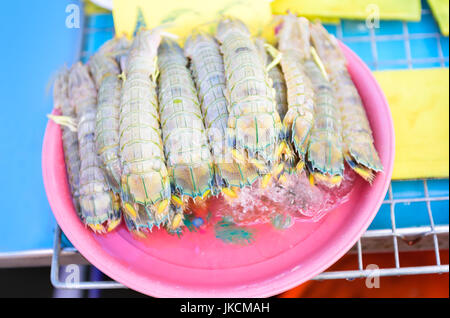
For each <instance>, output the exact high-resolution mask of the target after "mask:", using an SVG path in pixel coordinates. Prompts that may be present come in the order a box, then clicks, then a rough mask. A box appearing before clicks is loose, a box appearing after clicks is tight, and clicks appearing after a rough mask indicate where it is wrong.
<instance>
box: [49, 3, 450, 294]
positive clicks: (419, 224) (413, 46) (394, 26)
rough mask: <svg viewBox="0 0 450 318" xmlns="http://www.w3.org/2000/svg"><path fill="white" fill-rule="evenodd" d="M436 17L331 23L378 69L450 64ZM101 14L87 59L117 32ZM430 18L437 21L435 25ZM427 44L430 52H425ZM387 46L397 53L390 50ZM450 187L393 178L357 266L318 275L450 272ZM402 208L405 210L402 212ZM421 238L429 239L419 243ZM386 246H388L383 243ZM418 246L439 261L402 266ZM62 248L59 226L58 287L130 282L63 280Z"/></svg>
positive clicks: (88, 41)
mask: <svg viewBox="0 0 450 318" xmlns="http://www.w3.org/2000/svg"><path fill="white" fill-rule="evenodd" d="M430 17H432V16H431V12H430V10H429V8H427V6H426V5H424V9H422V20H421V22H419V23H410V22H402V21H380V27H379V28H368V27H367V26H366V24H365V22H364V21H363V22H361V21H351V20H341V21H340V22H339V23H338V24H336V25H327V26H326V28H327V29H328V31H329V32H330V33H333V34H335V35H336V37H337V38H338V39H340V40H341V41H343V42H344V43H345V44H347V45H348V46H349V47H350V48H351V49H353V50H354V51H355V52H356V53H357V54H358V55H359V56H360V57H361V58H362V59H363V60H364V61H365V62H366V63H367V65H368V66H369V67H370V68H371V69H372V70H385V69H413V68H421V67H448V64H449V57H448V37H443V36H441V34H440V33H439V32H438V29H437V27H436V25H435V22H434V21H430ZM93 20H95V19H93ZM96 20H97V21H94V22H93V21H92V18H91V19H89V18H88V21H87V23H86V27H85V29H84V35H85V36H84V48H83V51H82V52H81V59H82V60H87V59H88V58H89V57H90V56H91V55H92V54H93V52H95V51H96V50H97V49H98V47H99V46H100V45H101V44H102V43H103V42H104V41H106V40H108V39H109V38H111V37H113V35H114V28H113V23H112V16H111V15H100V16H98V17H97V19H96ZM430 23H431V24H433V27H432V28H431V29H430V27H429V24H430ZM383 25H386V26H383ZM424 29H425V31H424ZM430 31H431V32H430ZM386 44H389V45H390V47H386ZM430 44H431V45H430ZM392 45H393V46H392ZM432 45H434V47H432ZM423 46H426V47H425V48H424V47H423ZM398 48H400V50H398ZM424 50H425V52H423V51H424ZM386 51H389V52H391V53H393V54H392V55H388V56H386V53H385V52H386ZM402 51H403V52H402ZM408 182H409V183H413V184H412V186H413V188H414V189H413V191H412V194H406V195H405V192H408V191H405V189H404V186H405V185H406V186H407V188H408V187H409V186H410V184H408ZM429 184H432V188H433V189H432V191H431V192H432V193H430V190H429ZM436 184H437V186H436ZM396 188H399V190H397V189H396ZM420 188H421V189H420ZM448 189H449V186H448V179H440V180H436V179H434V180H430V179H421V180H414V181H393V182H392V183H391V185H390V187H389V191H388V194H387V196H386V198H385V200H384V202H383V205H382V207H381V209H380V211H379V213H378V214H377V216H376V218H375V220H374V222H373V223H372V225H371V226H370V227H369V229H368V230H367V231H366V232H365V233H364V234H363V236H362V237H361V238H360V239H359V240H358V242H357V243H356V245H355V246H354V247H353V248H352V249H351V250H350V251H349V253H354V254H356V255H357V261H356V263H355V264H354V265H355V267H354V269H351V270H343V271H325V272H323V273H321V274H319V275H317V276H316V277H315V278H313V279H314V280H325V279H354V278H363V277H371V276H373V275H378V276H393V275H415V274H435V273H445V272H448V271H449V265H448V264H443V263H442V261H441V259H442V258H441V252H442V250H443V249H447V250H448V234H449V225H448V223H449V222H448V203H449V195H448V193H449V190H448ZM436 204H438V205H436ZM439 204H440V205H439ZM442 204H443V205H442ZM417 207H420V208H421V209H423V210H424V212H425V213H426V220H425V219H424V218H422V219H419V220H418V221H417V220H416V223H415V224H408V222H405V221H404V218H405V213H404V212H405V210H406V211H407V213H408V215H407V216H406V217H407V218H410V217H411V216H414V214H416V213H417V212H418V210H417ZM400 210H402V211H400ZM433 210H434V211H435V212H433ZM436 211H437V212H438V213H436ZM396 212H397V214H396ZM400 212H402V213H401V214H402V215H401V216H400V217H399V214H400ZM433 213H434V214H433ZM445 215H446V216H445ZM402 216H403V218H402ZM389 223H390V224H389ZM417 242H422V243H423V244H420V243H419V244H417ZM380 246H382V247H381V248H380ZM417 247H419V248H417ZM417 249H426V250H432V251H434V256H435V257H434V258H435V262H434V263H435V264H431V265H426V266H409V267H408V266H402V265H401V252H402V251H413V250H417ZM62 250H64V248H62V247H61V230H60V229H59V227H58V228H57V230H56V232H55V241H54V250H53V258H52V269H51V281H52V284H53V285H54V286H55V287H57V288H78V289H94V288H95V289H107V288H125V286H123V285H122V284H120V283H117V282H114V281H106V282H92V281H86V282H78V283H76V284H73V283H70V284H68V283H65V282H62V281H60V280H59V267H60V262H59V254H60V252H61V251H62ZM373 251H382V252H388V253H391V254H393V255H392V256H393V260H394V266H392V267H389V268H378V267H375V268H374V267H367V265H369V264H365V261H364V260H365V255H366V254H367V253H370V252H373ZM370 265H372V264H370Z"/></svg>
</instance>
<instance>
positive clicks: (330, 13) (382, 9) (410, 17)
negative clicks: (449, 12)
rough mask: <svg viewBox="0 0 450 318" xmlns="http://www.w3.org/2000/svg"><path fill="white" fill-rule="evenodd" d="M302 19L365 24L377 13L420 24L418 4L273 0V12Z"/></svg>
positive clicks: (379, 0)
mask: <svg viewBox="0 0 450 318" xmlns="http://www.w3.org/2000/svg"><path fill="white" fill-rule="evenodd" d="M288 10H289V11H290V12H292V13H295V14H298V15H302V16H305V17H308V18H309V17H323V18H342V19H344V18H345V19H361V20H365V19H366V18H368V17H369V15H371V14H374V13H376V12H378V13H379V17H380V19H383V20H407V21H420V14H421V4H420V0H395V1H392V0H274V1H273V2H272V12H273V13H274V14H285V13H286V12H287V11H288Z"/></svg>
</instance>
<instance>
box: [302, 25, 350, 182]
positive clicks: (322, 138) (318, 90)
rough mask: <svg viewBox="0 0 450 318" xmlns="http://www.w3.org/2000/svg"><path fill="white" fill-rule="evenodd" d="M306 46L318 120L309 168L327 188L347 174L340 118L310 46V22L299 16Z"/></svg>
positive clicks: (322, 71) (331, 93) (318, 60)
mask: <svg viewBox="0 0 450 318" xmlns="http://www.w3.org/2000/svg"><path fill="white" fill-rule="evenodd" d="M298 25H299V29H300V32H301V33H302V34H304V39H305V43H304V45H305V48H306V47H308V49H309V50H305V51H306V52H311V54H310V55H309V56H308V55H307V56H306V59H305V61H304V67H305V72H306V74H307V75H308V77H309V78H310V79H311V83H312V86H313V87H314V92H315V96H316V100H315V106H314V110H315V121H314V126H313V129H312V132H311V138H310V142H309V146H308V168H309V170H310V172H311V175H312V176H313V178H314V179H316V180H317V181H319V182H320V183H323V184H324V185H326V186H328V187H334V186H339V185H340V183H341V181H342V177H343V174H344V161H343V156H342V136H341V121H340V118H339V111H338V109H337V107H336V101H335V99H334V92H333V87H332V86H331V83H330V82H329V80H328V76H327V74H326V71H325V69H324V66H323V64H322V62H321V60H320V58H319V57H318V56H317V53H316V51H315V50H314V49H310V48H311V47H310V31H309V21H308V20H307V19H306V18H299V19H298Z"/></svg>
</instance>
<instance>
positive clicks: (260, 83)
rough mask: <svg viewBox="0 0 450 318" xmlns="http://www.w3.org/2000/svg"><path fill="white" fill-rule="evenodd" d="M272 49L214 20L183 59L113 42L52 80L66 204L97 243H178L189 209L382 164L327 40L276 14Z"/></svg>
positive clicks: (151, 38) (149, 46)
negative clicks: (122, 230) (153, 238)
mask: <svg viewBox="0 0 450 318" xmlns="http://www.w3.org/2000/svg"><path fill="white" fill-rule="evenodd" d="M277 40H278V47H277V48H275V47H273V46H271V45H269V44H267V43H265V42H264V40H263V39H261V38H252V37H251V35H250V32H249V30H248V28H247V27H246V25H245V24H244V23H243V22H242V21H239V20H237V19H233V18H224V19H222V20H221V21H220V22H219V24H218V26H217V31H216V34H215V35H210V34H207V33H200V32H197V33H195V34H192V35H191V36H190V37H188V38H187V40H186V42H185V44H184V48H182V47H180V46H179V45H178V44H177V42H176V41H174V40H173V39H171V38H170V37H168V36H165V35H164V32H162V31H161V29H158V28H156V29H151V30H149V29H141V30H140V31H139V32H138V33H137V34H136V36H135V37H134V40H133V41H130V40H128V39H127V38H125V37H116V38H114V39H112V40H110V41H108V42H106V43H105V44H104V45H103V46H102V47H101V48H100V49H99V50H98V52H96V53H95V54H94V55H93V56H92V57H91V58H90V59H89V61H88V62H87V63H86V64H82V63H81V62H78V63H77V64H75V65H73V66H72V67H71V68H70V69H67V68H64V69H63V70H61V71H60V72H59V73H58V76H57V79H56V82H55V85H54V102H55V108H57V109H59V110H60V115H50V117H51V118H52V119H53V120H54V121H55V122H57V123H58V124H60V125H61V127H62V140H63V148H64V156H65V161H66V168H67V175H68V180H69V185H70V190H71V192H72V197H73V202H74V206H75V209H76V211H77V212H78V214H79V217H80V219H81V220H82V221H83V222H84V224H85V225H86V226H88V227H90V228H91V229H92V230H93V231H94V232H96V233H107V232H110V231H112V230H113V229H115V228H116V227H117V226H118V225H119V224H120V222H121V220H122V219H123V220H124V222H125V224H126V226H127V228H128V229H129V230H130V231H131V232H133V233H136V234H138V235H141V236H145V235H146V234H148V233H149V232H150V231H151V230H152V228H153V227H155V226H156V227H158V228H159V227H163V228H165V229H167V231H168V232H169V233H180V231H182V227H183V220H184V217H185V214H186V212H185V211H186V210H185V209H186V205H187V204H188V202H195V203H201V202H204V201H205V200H206V199H208V198H209V197H211V196H218V195H222V196H224V197H226V198H227V199H229V200H232V199H233V198H236V197H237V196H238V195H239V191H240V189H242V188H243V187H246V186H259V187H265V186H267V185H268V184H269V183H271V182H278V183H280V184H282V183H283V181H284V180H286V178H289V176H290V175H292V174H299V173H307V175H308V177H309V179H310V181H311V182H312V183H314V182H315V183H320V184H321V185H323V186H326V187H329V188H334V187H337V186H339V185H340V183H341V182H342V180H343V176H344V174H343V173H344V161H345V162H347V165H348V166H349V167H350V168H351V169H353V170H354V171H355V172H356V173H358V174H359V175H360V176H362V177H363V178H364V179H366V180H367V181H368V182H372V180H373V178H374V176H375V174H376V173H377V172H379V171H381V170H382V169H383V168H382V165H381V162H380V159H379V156H378V154H377V151H376V149H375V147H374V140H373V137H372V132H371V129H370V125H369V121H368V119H367V116H366V113H365V110H364V107H363V105H362V102H361V98H360V96H359V95H358V92H357V90H356V88H355V86H354V84H353V82H352V80H351V78H350V75H349V73H348V70H347V66H346V60H345V57H344V55H343V53H342V52H341V50H340V47H339V45H338V43H337V40H336V39H335V38H334V37H333V36H332V35H330V34H328V32H327V31H326V29H325V28H324V27H323V26H322V25H321V24H320V23H318V22H317V23H311V22H310V21H308V20H307V19H305V18H302V17H300V18H299V17H296V16H294V15H286V16H284V17H283V22H282V25H281V28H280V29H279V31H278V33H277Z"/></svg>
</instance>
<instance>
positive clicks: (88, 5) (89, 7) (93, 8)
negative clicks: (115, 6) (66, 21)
mask: <svg viewBox="0 0 450 318" xmlns="http://www.w3.org/2000/svg"><path fill="white" fill-rule="evenodd" d="M83 4H84V12H85V13H86V15H93V14H104V13H110V12H111V11H108V10H106V9H103V8H101V7H99V6H98V5H96V4H94V3H93V2H91V1H89V0H83Z"/></svg>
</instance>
